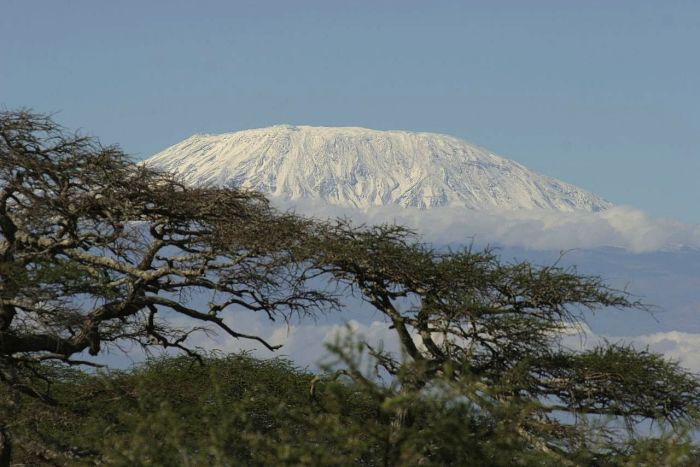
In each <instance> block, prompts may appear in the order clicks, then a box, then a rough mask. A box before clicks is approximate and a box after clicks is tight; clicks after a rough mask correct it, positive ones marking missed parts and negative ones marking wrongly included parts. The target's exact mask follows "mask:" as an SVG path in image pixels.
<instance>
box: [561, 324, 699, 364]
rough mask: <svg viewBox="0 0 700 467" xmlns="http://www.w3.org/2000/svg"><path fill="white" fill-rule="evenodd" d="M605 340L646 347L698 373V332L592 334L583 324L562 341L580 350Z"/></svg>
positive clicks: (641, 347)
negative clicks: (635, 334)
mask: <svg viewBox="0 0 700 467" xmlns="http://www.w3.org/2000/svg"><path fill="white" fill-rule="evenodd" d="M605 342H609V343H617V344H631V345H632V346H633V347H635V348H636V349H639V350H646V349H649V350H650V351H651V352H656V353H660V354H663V355H664V356H666V358H668V359H671V360H674V361H677V362H679V363H680V364H681V366H683V367H685V368H687V369H688V370H690V371H692V372H693V373H695V374H698V375H700V334H696V333H688V332H683V331H667V332H656V333H651V334H645V335H639V336H610V335H605V334H596V333H594V332H593V331H591V329H590V328H588V327H587V326H585V325H584V326H583V327H582V328H581V329H579V330H575V329H571V330H570V331H569V332H567V333H566V335H565V337H564V341H563V343H564V345H565V346H567V347H569V348H571V349H573V350H584V349H587V348H591V347H594V346H595V345H597V344H601V343H605Z"/></svg>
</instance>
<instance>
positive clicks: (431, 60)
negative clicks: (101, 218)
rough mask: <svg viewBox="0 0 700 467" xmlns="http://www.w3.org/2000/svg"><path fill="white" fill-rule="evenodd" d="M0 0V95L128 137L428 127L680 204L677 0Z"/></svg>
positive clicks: (641, 200) (691, 56)
mask: <svg viewBox="0 0 700 467" xmlns="http://www.w3.org/2000/svg"><path fill="white" fill-rule="evenodd" d="M0 5H1V8H0V105H2V106H5V107H7V108H14V107H17V106H30V107H32V108H34V109H35V110H38V111H42V112H58V114H57V117H56V118H57V119H58V120H59V121H61V122H62V123H64V124H65V125H67V126H69V127H71V128H78V127H79V128H82V129H84V130H85V131H87V132H89V133H91V134H94V135H97V136H99V137H100V138H101V139H102V140H103V141H104V142H108V143H112V142H118V143H120V144H121V145H122V147H123V148H124V149H125V150H126V151H127V152H129V153H132V154H134V155H135V156H137V157H145V156H148V155H150V154H152V153H154V152H156V151H158V150H160V149H163V148H165V147H166V146H169V145H171V144H174V143H176V142H178V141H179V140H181V139H184V138H185V137H187V136H189V135H190V134H192V133H195V132H210V133H216V132H224V131H233V130H238V129H244V128H253V127H260V126H267V125H271V124H276V123H295V124H311V125H353V126H365V127H371V128H377V129H407V130H423V131H436V132H441V133H448V134H452V135H455V136H458V137H462V138H465V139H467V140H469V141H471V142H474V143H476V144H480V145H482V146H485V147H488V148H490V149H491V150H493V151H495V152H497V153H499V154H501V155H504V156H506V157H509V158H511V159H515V160H517V161H519V162H521V163H523V164H524V165H526V166H528V167H530V168H532V169H535V170H537V171H540V172H543V173H545V174H547V175H551V176H554V177H557V178H560V179H562V180H565V181H568V182H571V183H574V184H577V185H579V186H582V187H584V188H587V189H589V190H591V191H594V192H596V193H598V194H600V195H602V196H604V197H606V198H607V199H609V200H611V201H613V202H615V203H621V204H630V205H634V206H637V207H639V208H642V209H645V210H646V211H648V212H649V213H651V214H652V215H654V216H657V217H670V218H675V219H679V220H682V221H685V222H691V223H700V209H698V208H697V203H698V202H699V201H700V183H698V182H697V178H698V176H699V175H700V92H699V91H698V83H700V60H699V59H698V46H699V45H700V2H697V1H663V2H661V1H653V2H652V1H644V0H635V1H622V0H620V1H615V2H611V1H595V0H591V1H586V2H577V1H566V0H559V1H536V0H532V1H527V2H523V1H488V2H486V1H484V2H469V1H454V2H441V1H430V2H425V1H421V2H417V1H416V2H414V1H408V0H403V1H394V2H391V1H376V0H375V1H371V2H370V1H353V2H342V1H332V0H325V1H302V0H299V1H281V0H280V1H264V0H258V1H218V2H217V1H198V2H191V1H187V2H184V1H172V0H171V1H149V2H143V1H140V2H133V1H120V2H95V1H87V0H86V1H71V0H64V1H61V2H56V1H33V0H21V1H20V0H2V1H1V2H0Z"/></svg>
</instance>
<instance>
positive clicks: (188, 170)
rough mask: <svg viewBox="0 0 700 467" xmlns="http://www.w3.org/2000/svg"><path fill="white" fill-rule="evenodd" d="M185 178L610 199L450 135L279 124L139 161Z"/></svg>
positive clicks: (452, 200)
mask: <svg viewBox="0 0 700 467" xmlns="http://www.w3.org/2000/svg"><path fill="white" fill-rule="evenodd" d="M145 163H146V164H147V165H149V166H152V167H156V168H159V169H162V170H166V171H170V172H173V173H175V174H177V175H178V176H180V177H181V178H182V179H183V180H184V181H185V182H188V183H193V184H200V185H217V186H221V185H229V186H241V187H246V188H253V189H256V190H259V191H262V192H264V193H267V194H268V195H271V196H273V197H279V198H282V199H286V200H304V199H310V200H321V201H324V202H326V203H329V204H332V205H337V206H343V207H355V208H362V209H366V208H370V207H373V206H386V205H399V206H404V207H418V208H432V207H444V206H462V207H467V208H470V209H485V208H498V209H532V208H543V209H553V210H559V211H575V210H585V211H600V210H603V209H606V208H608V207H610V206H611V204H610V203H609V202H607V201H605V200H603V199H601V198H600V197H598V196H596V195H594V194H592V193H590V192H588V191H585V190H583V189H580V188H578V187H575V186H573V185H570V184H568V183H564V182H561V181H559V180H556V179H553V178H550V177H547V176H544V175H541V174H538V173H536V172H533V171H531V170H528V169H527V168H525V167H524V166H522V165H520V164H518V163H517V162H514V161H511V160H508V159H504V158H503V157H499V156H497V155H495V154H493V153H491V152H490V151H488V150H487V149H484V148H481V147H478V146H474V145H472V144H470V143H467V142H466V141H463V140H461V139H458V138H454V137H451V136H446V135H440V134H434V133H414V132H407V131H377V130H370V129H365V128H335V127H311V126H292V125H277V126H273V127H269V128H260V129H255V130H245V131H237V132H233V133H225V134H221V135H201V134H198V135H194V136H192V137H190V138H188V139H186V140H184V141H182V142H180V143H178V144H176V145H174V146H172V147H170V148H168V149H166V150H164V151H162V152H161V153H159V154H156V155H155V156H153V157H151V158H150V159H148V160H147V161H146V162H145Z"/></svg>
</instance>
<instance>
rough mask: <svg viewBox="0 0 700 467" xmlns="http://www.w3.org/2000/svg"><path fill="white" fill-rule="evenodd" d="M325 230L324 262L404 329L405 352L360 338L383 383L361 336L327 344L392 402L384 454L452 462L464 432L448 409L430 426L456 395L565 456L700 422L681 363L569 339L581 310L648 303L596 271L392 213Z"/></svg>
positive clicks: (612, 448)
mask: <svg viewBox="0 0 700 467" xmlns="http://www.w3.org/2000/svg"><path fill="white" fill-rule="evenodd" d="M325 244H326V248H325V249H324V251H323V253H322V254H321V255H319V257H318V259H317V261H318V265H319V267H322V268H324V269H325V270H326V271H328V272H329V273H331V274H333V276H334V277H335V278H336V280H338V281H340V282H341V283H344V284H346V285H347V286H348V287H350V288H352V289H353V290H356V291H357V292H358V293H359V294H360V295H361V296H362V298H363V299H364V300H365V301H366V302H368V303H369V304H371V305H372V306H373V307H374V308H375V309H376V310H378V311H379V312H380V313H381V314H382V315H383V316H384V317H385V318H386V319H387V321H388V323H389V327H390V329H393V330H394V332H395V336H396V338H397V340H398V341H399V342H400V346H401V354H400V355H396V354H392V353H389V352H386V351H384V350H382V349H380V348H374V347H372V346H371V345H368V344H367V343H366V342H365V343H362V342H360V346H361V348H364V349H365V351H366V354H368V355H369V357H370V358H371V359H372V361H373V362H374V365H375V368H377V369H378V371H379V370H381V371H379V373H378V374H379V375H380V376H381V374H382V373H383V374H388V375H390V376H391V378H390V381H391V383H392V384H390V385H388V386H387V385H381V384H377V382H376V381H374V380H373V379H372V378H371V377H368V375H367V373H366V372H364V373H363V371H362V366H361V364H360V362H361V361H362V353H360V354H358V353H357V347H355V343H353V342H352V341H351V342H345V343H342V342H341V343H338V344H336V345H334V346H333V347H332V349H333V350H334V352H335V353H336V354H337V355H339V356H340V357H341V361H342V363H344V364H346V365H347V368H346V369H342V370H341V371H340V373H338V374H345V375H349V376H351V377H352V378H353V379H355V380H356V381H358V382H360V383H361V384H362V385H364V386H365V387H367V388H368V390H369V391H370V392H372V393H374V394H375V395H376V397H378V398H379V399H380V400H381V401H382V402H383V404H384V406H385V407H388V408H389V411H390V413H391V414H393V415H392V417H393V421H392V425H393V430H392V433H391V435H390V439H389V442H390V445H391V448H390V449H389V450H388V451H387V461H386V463H387V464H411V463H416V462H417V463H422V464H430V463H437V464H442V463H451V462H459V456H460V454H459V445H460V443H463V442H464V438H460V436H467V437H468V436H469V435H470V434H469V433H466V432H464V431H460V430H455V425H454V424H451V425H450V423H447V422H445V421H442V422H440V423H442V424H443V426H448V427H450V428H449V429H447V430H446V431H445V432H443V433H442V437H441V436H440V435H436V433H435V432H434V430H435V429H437V428H435V426H436V419H435V417H441V416H444V417H447V418H449V417H450V415H449V414H450V413H463V412H460V411H459V410H457V406H460V405H463V406H464V407H466V408H468V409H469V411H470V413H473V414H476V415H477V416H478V417H482V418H483V417H485V418H486V419H487V420H489V422H488V423H491V426H492V429H493V430H494V433H498V436H500V437H502V438H507V437H509V436H510V437H512V439H513V442H514V443H516V444H519V446H520V447H521V448H522V446H523V445H524V446H526V447H528V448H527V449H526V450H528V449H531V450H534V451H536V452H539V453H540V454H542V455H544V456H545V457H544V458H543V459H544V460H542V459H540V460H538V462H540V461H541V462H545V461H546V460H547V459H548V460H549V462H550V463H556V464H562V463H563V464H565V465H573V464H578V463H579V462H582V463H586V464H588V463H593V464H595V463H597V462H602V461H601V459H608V460H611V459H615V458H616V457H615V456H622V457H621V458H622V459H624V458H626V457H625V456H629V455H630V453H631V450H632V448H633V447H634V446H635V441H634V440H635V439H637V436H639V435H640V434H641V435H642V438H645V437H646V438H649V437H651V438H653V436H651V434H650V433H649V432H648V425H645V426H644V427H642V429H641V431H640V423H641V422H643V421H653V422H655V423H657V424H660V425H661V426H663V427H665V426H670V427H671V429H672V430H676V434H677V436H675V437H673V436H672V437H671V440H672V441H671V445H672V444H673V443H676V442H679V440H682V439H686V440H687V438H683V434H684V433H685V432H686V430H687V429H688V428H693V427H695V428H697V427H698V409H699V408H700V384H699V382H698V379H697V377H696V376H695V375H694V374H691V373H690V372H688V371H687V370H685V369H683V368H682V367H680V366H679V365H678V363H676V362H673V361H669V360H667V359H665V358H664V357H663V356H661V355H658V354H654V353H650V352H649V351H647V350H636V349H635V348H633V347H631V346H628V345H622V344H608V343H605V342H603V343H599V344H597V345H596V346H595V347H594V348H592V349H589V350H585V351H575V350H573V349H570V348H568V347H567V346H566V345H564V343H563V341H562V338H563V336H564V335H566V334H569V333H571V330H572V329H573V330H578V331H580V332H582V331H583V327H582V325H583V324H585V313H586V312H587V311H596V310H601V311H605V310H606V309H610V308H622V309H637V310H640V309H641V310H644V309H646V308H647V307H646V306H645V305H643V304H642V303H640V302H638V301H636V300H634V299H633V298H632V297H630V296H629V295H628V294H627V293H625V292H624V291H618V290H615V289H611V288H610V287H608V286H606V285H605V284H604V283H603V282H602V281H601V279H600V278H598V277H587V276H582V275H580V274H578V273H577V272H576V271H575V270H573V269H562V268H560V267H557V266H556V265H554V266H549V267H536V266H533V265H532V264H530V263H527V262H515V263H512V264H506V263H504V262H502V261H501V260H500V259H499V258H498V257H497V256H496V255H495V254H494V253H493V252H492V251H488V250H487V251H481V252H474V251H471V250H470V249H467V250H463V251H436V250H434V249H432V248H431V247H429V246H428V245H425V244H421V243H418V242H416V241H415V238H414V237H413V235H412V233H411V232H410V231H407V230H406V229H404V228H402V227H395V226H380V227H376V228H372V229H356V228H352V227H351V226H349V225H347V224H346V223H343V222H341V223H339V224H338V226H337V228H336V229H335V231H334V232H333V234H332V236H329V237H328V239H327V241H326V242H325ZM338 374H336V376H337V375H338ZM376 375H377V374H375V376H376ZM439 401H442V405H441V406H440V408H438V409H435V407H436V406H435V404H436V403H437V402H439ZM431 404H433V409H429V412H430V411H431V410H432V414H430V413H429V414H428V415H427V418H426V415H425V410H426V409H425V407H430V406H431ZM419 413H422V415H420V416H419ZM438 413H441V414H442V415H437V414H438ZM457 426H458V425H457ZM657 426H658V425H657ZM431 427H432V428H431ZM621 428H624V429H621ZM645 430H647V431H645ZM522 443H524V444H522ZM469 445H470V446H472V448H473V443H469ZM667 447H668V445H667ZM450 452H452V453H453V454H449V453H450ZM523 452H524V451H522V449H521V452H520V454H518V455H521V454H522V453H523ZM455 453H456V454H455ZM696 460H697V459H696ZM516 461H517V459H516V458H513V459H509V460H507V461H506V465H511V463H516ZM494 462H495V461H494ZM520 462H525V463H528V462H529V461H525V460H523V459H522V458H521V459H520ZM546 463H547V462H545V464H546ZM494 465H495V463H494Z"/></svg>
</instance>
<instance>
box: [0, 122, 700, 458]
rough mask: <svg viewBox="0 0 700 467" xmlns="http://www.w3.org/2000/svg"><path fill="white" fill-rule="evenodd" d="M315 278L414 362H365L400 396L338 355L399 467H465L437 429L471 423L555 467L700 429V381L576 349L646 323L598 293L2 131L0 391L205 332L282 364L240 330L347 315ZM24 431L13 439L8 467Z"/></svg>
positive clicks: (16, 128)
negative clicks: (609, 313) (355, 305)
mask: <svg viewBox="0 0 700 467" xmlns="http://www.w3.org/2000/svg"><path fill="white" fill-rule="evenodd" d="M318 276H325V277H331V278H333V279H334V280H335V281H336V282H337V283H339V284H341V285H344V286H347V287H349V288H350V289H352V290H353V291H357V292H358V293H359V294H360V295H361V296H362V297H363V298H364V299H365V300H366V301H367V302H368V303H370V304H371V305H372V306H373V307H374V308H375V309H376V310H378V311H379V312H380V313H382V314H383V315H384V316H385V317H386V318H387V320H388V321H389V323H390V326H391V328H392V329H393V330H394V331H395V333H396V336H397V339H398V341H399V342H400V343H401V347H402V351H403V354H404V355H403V356H397V355H392V354H389V353H387V352H384V351H382V350H381V349H375V348H372V347H370V346H367V345H365V348H366V349H367V350H368V352H369V353H370V355H371V356H372V358H373V359H374V360H375V362H376V364H377V365H378V366H379V367H381V368H382V369H383V371H384V372H386V373H388V374H389V375H391V376H392V384H390V385H377V384H376V382H375V381H372V380H371V379H369V378H367V377H366V375H363V374H362V372H361V371H359V369H358V367H357V362H356V361H355V360H354V358H352V355H348V353H347V348H345V347H343V346H340V347H338V348H336V350H337V351H339V352H340V355H341V357H343V358H344V359H345V363H347V364H348V368H347V370H345V371H344V372H345V373H346V374H349V375H351V376H352V377H353V378H355V379H356V380H357V381H358V382H359V383H360V384H361V385H362V386H363V387H365V388H367V389H368V391H369V393H370V394H372V395H373V396H375V397H377V398H378V400H379V401H380V402H381V403H382V406H383V407H385V409H386V411H387V413H388V414H389V417H390V418H391V427H392V428H391V432H390V435H389V436H388V439H387V440H388V443H387V444H388V449H387V450H386V454H385V459H384V464H385V465H395V464H399V463H403V464H410V463H413V462H417V463H422V464H425V463H431V462H432V463H434V464H445V463H450V462H453V463H454V462H459V461H460V460H462V461H463V460H464V457H460V456H461V454H460V453H459V452H457V451H455V449H458V448H459V447H460V446H462V445H463V443H462V442H461V441H462V438H460V437H463V436H471V435H470V431H469V429H465V428H460V427H461V425H460V423H458V421H455V420H451V419H450V420H447V422H445V423H442V422H441V420H439V418H440V417H448V418H449V417H452V415H451V414H455V413H458V414H465V413H472V414H476V416H477V417H476V418H478V419H479V420H482V419H485V420H486V422H487V425H488V424H489V423H490V424H491V425H489V426H491V428H489V429H492V430H493V433H496V435H497V436H499V437H510V436H512V437H513V439H514V440H515V441H514V444H515V445H517V446H518V449H520V450H521V451H522V450H525V451H527V450H530V451H536V452H538V453H544V455H545V456H547V459H550V460H554V462H557V463H571V462H577V461H578V460H579V459H581V456H582V455H583V456H584V458H585V461H586V462H588V463H591V462H592V461H593V460H594V459H595V458H596V456H599V457H600V458H603V457H605V458H610V456H613V455H615V454H616V453H617V452H618V451H619V447H618V446H620V444H619V443H617V442H616V441H617V440H616V439H615V435H616V433H615V426H614V425H607V426H606V425H600V424H598V423H594V422H595V420H592V419H591V417H592V416H602V417H611V419H612V420H613V421H614V420H623V421H626V422H628V426H629V427H630V430H633V429H634V427H635V423H636V422H638V421H639V420H643V419H647V420H655V421H667V422H668V423H670V424H672V425H678V424H682V423H684V422H686V421H688V422H695V421H696V419H695V418H694V413H695V411H696V410H697V408H698V404H699V402H700V390H699V386H698V381H697V380H696V378H695V377H694V376H693V375H691V374H689V373H688V372H686V371H685V370H683V369H681V368H680V367H678V365H676V364H674V363H672V362H668V361H666V360H664V359H663V358H661V357H660V356H658V355H655V354H651V353H648V352H644V351H637V350H635V349H633V348H630V347H625V346H616V345H602V346H599V347H597V348H595V349H593V350H590V351H586V352H573V351H571V350H568V349H566V348H565V347H564V346H562V345H561V341H560V337H561V335H562V331H564V330H565V329H569V328H570V327H571V326H572V325H573V326H575V325H576V324H578V323H580V322H581V320H582V319H583V314H582V310H583V309H586V308H588V309H599V308H602V307H609V306H612V307H619V308H639V307H641V305H640V304H639V303H637V302H635V301H633V300H631V299H630V297H628V296H627V295H626V294H624V293H622V292H618V291H615V290H612V289H610V288H608V287H606V286H605V284H603V283H602V282H601V281H600V280H599V279H597V278H591V277H584V276H581V275H578V274H576V273H575V271H568V270H562V269H560V268H557V267H544V268H538V267H534V266H532V265H531V264H529V263H514V264H504V263H502V262H501V261H500V260H499V259H498V258H497V257H496V256H495V255H493V254H492V253H491V252H489V251H484V252H473V251H469V250H466V251H459V252H449V251H448V252H441V251H435V250H433V249H431V248H430V247H428V246H426V245H423V244H421V243H417V242H416V241H415V238H414V237H413V236H412V235H411V233H410V232H409V231H407V230H405V229H403V228H401V227H393V226H381V227H376V228H353V227H352V226H350V225H348V224H347V223H344V222H339V223H337V224H335V225H331V224H329V223H324V222H318V221H313V220H308V219H303V218H300V217H297V216H294V215H289V214H280V213H278V212H276V211H275V210H274V209H272V208H270V207H269V205H268V204H267V202H266V201H265V199H264V198H262V197H261V196H260V195H257V194H252V193H248V192H244V191H241V190H237V189H233V188H206V187H204V188H201V187H200V188H195V187H188V186H185V185H183V184H181V183H179V182H178V181H176V180H174V179H173V178H171V177H170V176H169V175H167V174H162V173H159V172H157V171H154V170H152V169H149V168H146V167H143V166H138V165H135V164H133V163H132V162H131V161H130V160H129V159H128V158H127V157H126V156H125V155H124V154H123V152H122V151H121V150H119V149H118V148H116V147H102V146H100V145H99V144H98V143H97V142H96V141H95V140H94V139H91V138H86V137H82V136H79V135H72V134H69V133H67V132H66V131H65V130H64V129H63V128H61V127H59V126H58V125H56V124H55V123H54V122H53V121H52V120H51V119H50V118H48V117H46V116H42V115H36V114H33V113H31V112H28V111H18V112H3V113H0V381H1V382H3V383H5V384H6V387H8V388H10V389H11V391H14V392H16V393H24V394H28V395H31V396H35V397H39V398H41V399H42V400H44V401H46V402H49V403H51V402H52V401H51V399H50V398H49V393H48V392H47V391H46V389H47V387H48V386H47V385H37V384H36V382H37V381H41V377H44V378H47V379H46V381H47V382H50V372H49V373H46V366H45V365H44V364H43V363H45V362H47V361H52V362H59V363H61V364H71V363H73V364H76V363H89V362H85V357H83V356H82V354H84V353H89V354H92V355H96V354H98V353H99V352H100V351H101V350H103V349H105V348H106V347H108V346H110V345H119V344H120V343H122V342H129V341H130V342H135V343H137V344H140V345H144V346H152V345H158V346H162V347H176V348H179V349H181V350H182V351H184V352H190V353H191V352H192V350H191V349H189V348H188V345H187V338H188V336H190V335H191V334H192V333H193V332H194V331H197V330H199V329H200V328H201V327H202V326H212V325H213V326H215V327H218V328H219V329H221V330H222V331H224V332H225V333H227V334H228V335H229V336H231V337H233V338H240V339H253V340H255V341H257V342H259V343H260V344H261V345H264V346H266V347H267V348H269V349H271V350H272V349H274V348H275V346H273V345H272V344H270V343H268V342H266V341H265V340H264V339H262V338H261V337H260V336H255V335H251V334H248V333H245V332H244V330H241V329H238V328H236V327H234V326H233V325H232V324H231V321H230V320H226V317H227V316H231V315H232V314H233V315H234V316H235V313H236V312H239V311H245V312H259V313H264V314H266V315H267V316H269V317H270V318H272V319H274V318H276V317H278V316H279V317H284V318H287V317H289V316H290V314H293V313H300V314H306V313H314V312H316V311H318V310H322V309H323V310H326V309H328V308H329V307H336V306H338V305H340V303H339V301H338V297H337V296H335V295H333V294H331V293H327V292H326V291H327V290H330V289H323V288H319V285H320V281H316V282H312V284H313V286H309V279H312V278H317V277H318ZM194 295H196V296H197V297H198V298H199V300H198V301H193V300H190V298H191V296H194ZM202 297H206V300H204V302H203V301H202ZM175 323H177V325H176V324H175ZM18 400H19V398H18ZM440 400H443V401H444V404H443V405H442V406H436V405H435V404H436V403H437V402H439V401H440ZM464 401H467V402H466V403H465V402H464ZM4 402H7V401H4ZM9 402H10V405H11V404H12V403H13V401H12V400H10V401H9ZM431 404H432V405H431ZM460 404H461V408H460V409H459V410H457V408H458V407H457V406H458V405H460ZM426 407H428V409H426ZM465 407H466V411H465ZM433 409H434V410H433ZM562 414H568V417H567V416H562ZM603 421H605V420H603ZM11 422H12V420H11V419H5V420H1V419H0V465H2V463H3V462H4V463H8V462H9V448H10V446H11V444H10V441H9V440H10V435H11V428H12V426H11V425H12V423H11ZM477 425H478V426H482V425H483V424H482V423H481V422H479V423H478V424H477ZM499 427H500V428H499ZM504 427H505V428H504ZM441 430H442V431H441ZM496 435H491V437H492V438H493V436H496ZM446 440H449V442H446ZM472 441H473V440H472ZM478 444H479V443H477V445H478ZM464 445H468V446H471V447H474V446H475V444H474V442H471V443H465V444H464ZM582 453H583V454H582ZM623 454H624V452H623ZM508 463H511V462H506V464H508Z"/></svg>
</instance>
